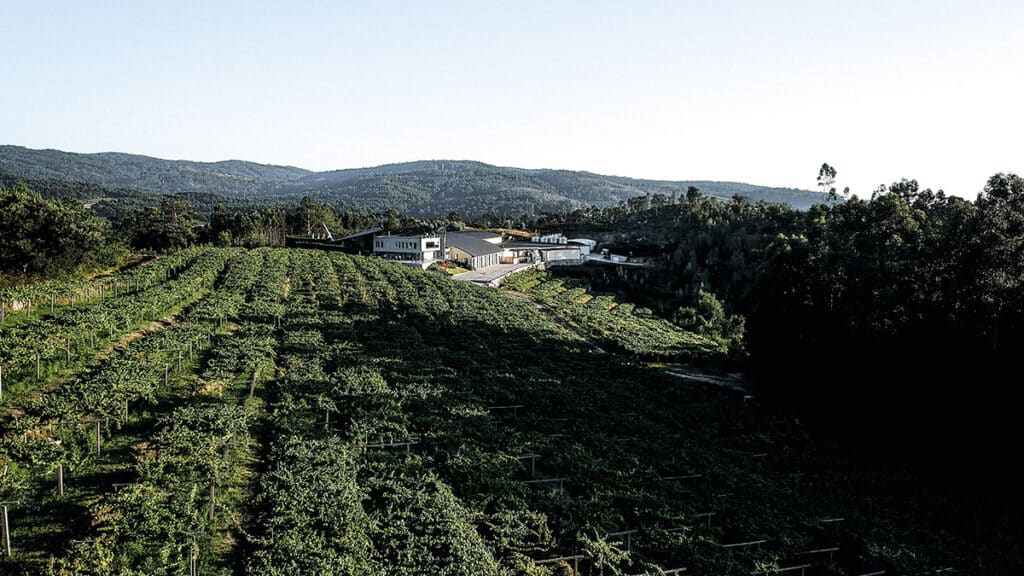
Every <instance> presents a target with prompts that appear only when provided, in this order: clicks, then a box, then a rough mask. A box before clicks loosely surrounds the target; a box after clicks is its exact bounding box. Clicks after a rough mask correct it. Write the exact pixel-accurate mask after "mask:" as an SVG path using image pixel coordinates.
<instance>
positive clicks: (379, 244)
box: [373, 240, 437, 250]
mask: <svg viewBox="0 0 1024 576" xmlns="http://www.w3.org/2000/svg"><path fill="white" fill-rule="evenodd" d="M433 244H434V245H433V246H431V245H430V243H427V248H437V243H436V242H434V243H433ZM373 247H374V248H377V249H378V250H380V249H383V248H384V241H383V240H374V241H373ZM395 248H405V249H409V250H419V248H420V243H419V242H417V241H412V242H410V241H408V240H398V241H397V242H395Z"/></svg>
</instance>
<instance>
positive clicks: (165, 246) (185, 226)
mask: <svg viewBox="0 0 1024 576" xmlns="http://www.w3.org/2000/svg"><path fill="white" fill-rule="evenodd" d="M196 224H197V223H196V215H195V208H193V206H192V204H191V203H189V201H188V199H186V198H185V197H184V196H180V195H174V196H164V197H163V199H162V200H161V201H160V207H159V208H146V209H145V210H142V211H140V212H131V213H128V214H126V215H125V216H124V217H123V218H121V220H120V221H118V228H119V229H120V231H121V233H122V234H124V235H125V237H126V238H127V239H128V243H129V244H130V245H131V246H132V247H133V248H138V249H143V250H156V251H159V252H164V251H169V250H177V249H181V248H187V247H189V246H191V245H192V244H193V243H194V242H195V241H196Z"/></svg>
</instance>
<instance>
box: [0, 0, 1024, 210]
mask: <svg viewBox="0 0 1024 576" xmlns="http://www.w3.org/2000/svg"><path fill="white" fill-rule="evenodd" d="M0 13H3V14H4V16H5V19H6V20H8V21H9V22H12V23H17V25H15V26H11V27H10V28H9V30H8V34H7V37H6V38H5V40H6V44H7V48H8V49H7V52H8V57H6V58H4V59H3V60H0V73H2V74H3V76H4V78H5V79H6V80H7V89H6V90H4V91H2V92H0V108H3V109H4V110H5V111H8V114H6V116H7V117H6V118H5V126H4V130H3V133H2V134H0V138H3V140H4V141H7V142H9V143H11V144H13V145H19V146H25V147H29V148H36V149H39V148H52V149H58V150H64V151H69V152H79V153H96V152H124V153H130V154H142V155H146V156H154V157H158V158H167V159H181V160H194V161H203V162H215V161H222V160H228V159H237V160H246V161H252V162H259V163H264V164H276V165H289V166H297V167H301V168H305V169H309V170H314V171H323V170H335V169H344V168H357V167H368V166H377V165H381V164H392V163H400V162H407V161H415V160H430V159H465V160H476V161H480V162H485V163H488V164H493V165H498V166H514V167H521V168H531V169H538V168H551V169H565V170H583V171H588V172H594V173H598V174H607V175H617V176H625V177H630V178H640V179H655V180H714V181H733V182H745V183H750V184H756V185H763V186H777V187H790V188H802V189H814V188H815V176H816V174H817V169H818V167H819V166H820V165H821V163H822V162H829V163H830V164H832V165H833V166H835V167H836V168H837V169H838V172H839V177H838V180H837V184H838V186H839V187H840V189H841V188H842V187H844V186H849V187H850V188H851V191H852V192H854V193H856V194H858V195H859V196H861V197H864V196H868V195H870V193H871V191H872V190H873V189H874V188H875V187H877V186H878V185H879V184H888V183H891V182H893V181H896V180H899V179H901V178H915V179H917V180H918V181H919V182H920V183H921V185H922V186H925V187H930V188H933V189H944V190H946V191H947V192H948V193H951V194H957V195H961V196H966V197H973V196H974V194H975V193H976V192H977V191H979V190H980V189H981V188H982V187H983V186H984V184H985V181H986V179H987V178H988V177H989V176H991V175H992V174H994V173H996V172H1018V173H1020V172H1024V165H1022V160H1021V158H1020V155H1019V150H1018V149H1019V146H1018V145H1017V144H1016V138H1015V135H1016V134H1019V133H1020V132H1021V130H1022V129H1024V115H1022V114H1021V113H1020V111H1019V104H1018V103H1019V102H1020V101H1022V100H1024V79H1022V78H1021V76H1020V75H1019V74H1008V73H1007V71H1012V70H1015V69H1016V68H1017V67H1018V63H1019V62H1020V61H1021V59H1022V58H1024V42H1022V41H1021V40H1020V39H1019V35H1018V34H1016V31H1015V23H1016V22H1019V21H1020V20H1021V17H1022V16H1024V6H1022V5H1019V4H1017V3H1012V2H999V1H992V2H982V3H976V2H971V3H968V2H963V1H950V2H944V3H941V4H934V3H927V2H904V3H900V4H899V5H897V6H892V5H890V4H888V3H882V2H863V3H857V4H856V5H841V6H825V5H819V4H818V3H812V2H788V3H784V4H775V5H764V4H762V3H755V2H739V3H734V4H731V5H728V6H725V5H716V6H709V5H704V4H701V3H690V2H682V3H667V2H645V3H641V4H630V5H622V4H618V3H596V4H592V3H582V2H564V3H557V4H547V3H532V2H531V3H524V4H518V5H516V6H514V7H505V6H480V5H463V4H457V3H441V4H426V3H415V2H413V3H403V4H401V5H389V6H368V5H354V4H350V3H339V4H333V3H331V4H326V3H325V4H311V5H305V6H302V7H296V8H284V7H281V6H277V5H274V4H273V3H268V2H252V3H249V2H246V3H243V2H216V3H198V2H185V3H175V4H173V5H163V4H159V3H131V4H108V5H100V6H93V5H80V4H78V3H72V2H51V3H46V4H41V3H36V2H24V1H19V0H16V1H14V2H12V3H9V4H8V5H7V6H6V7H5V8H4V9H3V10H2V11H0Z"/></svg>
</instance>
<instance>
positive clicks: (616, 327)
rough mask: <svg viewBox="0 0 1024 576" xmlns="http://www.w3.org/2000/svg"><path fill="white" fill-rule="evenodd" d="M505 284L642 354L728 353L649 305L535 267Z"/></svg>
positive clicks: (594, 334) (582, 328) (592, 334)
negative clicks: (572, 282) (597, 292)
mask: <svg viewBox="0 0 1024 576" xmlns="http://www.w3.org/2000/svg"><path fill="white" fill-rule="evenodd" d="M502 286H503V287H504V288H505V289H507V290H513V291H516V292H520V293H523V294H526V295H528V296H529V297H530V298H533V299H535V300H537V301H538V302H541V303H543V304H544V305H546V306H548V307H550V309H551V310H553V311H554V313H555V314H557V317H558V318H559V319H560V320H562V321H564V322H566V323H568V324H569V325H571V326H572V327H574V328H575V329H576V330H578V331H579V332H580V333H581V334H583V335H584V336H585V337H587V338H590V339H592V340H594V341H595V342H598V343H600V344H601V345H603V346H606V347H610V348H612V349H615V350H619V351H623V352H628V353H630V354H634V355H637V356H641V357H645V358H655V359H672V360H686V361H689V360H711V359H716V358H720V357H724V356H725V355H726V354H728V353H729V349H728V347H727V346H726V345H724V344H723V343H720V342H716V341H715V340H713V339H711V338H707V337H704V336H701V335H699V334H694V333H692V332H686V331H684V330H680V329H679V327H677V326H675V325H673V324H672V323H671V322H669V321H667V320H664V319H662V318H658V317H656V316H654V314H652V313H651V311H650V310H645V309H641V308H637V307H636V306H634V305H633V304H629V303H619V302H616V301H615V299H614V298H611V297H610V296H597V297H595V296H593V295H592V294H590V293H589V292H588V291H587V290H585V289H584V288H579V287H571V286H569V285H567V284H566V283H565V281H563V280H557V279H551V278H550V277H549V276H547V274H545V273H544V272H540V271H538V270H536V269H530V270H526V271H523V272H519V273H516V274H513V275H511V276H509V277H508V278H506V279H505V280H504V282H503V284H502Z"/></svg>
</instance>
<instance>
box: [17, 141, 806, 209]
mask: <svg viewBox="0 0 1024 576" xmlns="http://www.w3.org/2000/svg"><path fill="white" fill-rule="evenodd" d="M0 172H4V173H6V174H9V175H10V176H13V177H19V178H28V179H51V180H69V181H78V182H85V183H89V184H95V185H102V186H108V187H115V188H134V189H137V190H139V191H140V192H141V193H159V194H174V193H197V192H201V193H210V194H217V195H223V196H234V197H244V198H248V199H251V200H254V199H262V198H266V199H278V200H280V199H289V198H292V197H301V196H305V195H312V196H314V197H317V198H318V199H320V200H323V201H328V202H333V203H337V204H341V205H347V206H353V207H360V208H365V209H370V210H387V209H397V210H399V211H402V212H408V213H410V214H413V215H437V214H446V213H448V212H452V211H454V212H460V213H464V214H465V215H467V216H474V215H479V214H481V213H484V212H495V213H499V214H509V215H511V214H523V213H528V214H534V213H537V212H541V211H547V212H564V211H569V210H574V209H577V208H583V207H586V206H589V205H595V206H600V207H608V206H614V205H617V204H618V203H620V202H623V201H626V200H628V199H630V198H633V197H637V196H643V195H648V194H652V195H653V194H665V195H667V196H671V195H673V194H675V195H677V196H682V195H685V194H686V190H687V189H688V188H689V187H690V186H696V187H697V188H699V189H700V190H701V191H702V192H703V193H705V194H707V195H710V196H713V197H717V198H722V199H728V198H731V197H733V196H734V195H742V196H745V197H748V198H749V199H751V200H753V201H758V200H766V201H772V202H784V203H787V204H789V205H791V206H794V207H796V208H808V207H810V206H811V205H813V204H815V203H820V202H823V201H824V195H822V194H821V193H819V192H813V191H810V190H800V189H795V188H780V187H770V186H759V185H755V184H746V183H742V182H728V181H724V182H723V181H710V180H682V181H672V180H648V179H641V178H630V177H625V176H607V175H602V174H598V173H595V172H589V171H574V170H563V169H555V168H536V169H531V168H516V167H504V166H495V165H491V164H486V163H484V162H480V161H476V160H415V161H411V162H399V163H392V164H384V165H380V166H370V167H362V168H344V169H338V170H327V171H320V172H315V171H311V170H306V169H303V168H298V167H294V166H282V165H275V164H260V163H256V162H249V161H246V160H221V161H217V162H197V161H192V160H166V159H162V158H154V157H151V156H145V155H141V154H130V153H125V152H98V153H90V154H79V153H75V152H65V151H62V150H56V149H31V148H26V147H22V146H14V145H0Z"/></svg>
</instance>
